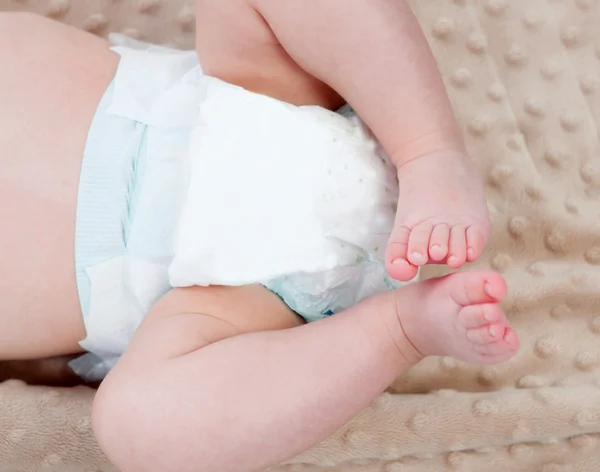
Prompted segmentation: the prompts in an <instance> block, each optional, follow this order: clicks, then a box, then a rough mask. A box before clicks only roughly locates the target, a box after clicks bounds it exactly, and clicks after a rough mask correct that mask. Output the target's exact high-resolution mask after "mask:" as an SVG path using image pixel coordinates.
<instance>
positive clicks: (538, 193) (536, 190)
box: [525, 184, 546, 202]
mask: <svg viewBox="0 0 600 472" xmlns="http://www.w3.org/2000/svg"><path fill="white" fill-rule="evenodd" d="M525 195H527V196H528V197H529V198H531V199H532V200H534V201H536V202H539V201H542V200H546V195H545V194H544V191H543V190H542V189H541V188H540V187H538V186H536V185H531V184H527V185H525Z"/></svg>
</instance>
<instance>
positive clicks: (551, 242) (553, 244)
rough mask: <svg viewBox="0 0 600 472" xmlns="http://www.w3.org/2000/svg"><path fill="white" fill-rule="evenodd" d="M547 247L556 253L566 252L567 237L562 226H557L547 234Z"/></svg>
mask: <svg viewBox="0 0 600 472" xmlns="http://www.w3.org/2000/svg"><path fill="white" fill-rule="evenodd" d="M545 243H546V247H547V248H548V250H550V251H552V252H555V253H565V252H566V250H567V238H566V236H565V235H564V233H563V232H562V231H561V229H560V228H555V229H553V230H552V231H550V232H549V233H548V234H547V235H546V239H545Z"/></svg>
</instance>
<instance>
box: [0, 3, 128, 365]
mask: <svg viewBox="0 0 600 472" xmlns="http://www.w3.org/2000/svg"><path fill="white" fill-rule="evenodd" d="M116 64H117V56H116V55H115V54H114V53H112V52H111V51H109V50H108V48H107V43H106V42H105V41H103V40H101V39H99V38H96V37H94V36H92V35H90V34H86V33H83V32H81V31H78V30H76V29H74V28H70V27H67V26H64V25H62V24H60V23H56V22H52V21H49V20H47V19H44V18H43V17H38V16H34V15H30V14H24V13H0V71H1V73H0V221H1V222H2V230H1V231H0V248H2V249H1V251H2V262H1V263H0V267H1V270H0V359H18V358H36V357H46V356H54V355H60V354H67V353H72V352H77V351H79V350H80V348H79V346H78V344H77V342H78V341H79V340H81V339H82V338H84V337H85V331H84V327H83V322H82V320H81V310H80V307H79V300H78V296H77V288H76V282H75V267H74V261H73V245H74V242H73V239H74V226H75V209H76V204H77V187H78V184H79V171H80V165H81V159H82V156H83V149H84V144H85V141H86V136H87V132H88V128H89V126H90V122H91V120H92V116H93V114H94V111H95V109H96V107H97V105H98V102H99V100H100V97H101V96H102V93H103V92H104V90H105V89H106V87H107V85H108V83H109V82H110V80H111V78H112V76H113V74H114V70H115V68H116Z"/></svg>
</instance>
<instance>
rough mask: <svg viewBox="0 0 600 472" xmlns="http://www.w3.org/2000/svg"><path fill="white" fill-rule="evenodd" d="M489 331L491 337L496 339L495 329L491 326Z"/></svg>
mask: <svg viewBox="0 0 600 472" xmlns="http://www.w3.org/2000/svg"><path fill="white" fill-rule="evenodd" d="M488 331H489V332H490V336H491V337H492V338H495V337H496V330H495V329H494V327H493V326H490V327H489V329H488Z"/></svg>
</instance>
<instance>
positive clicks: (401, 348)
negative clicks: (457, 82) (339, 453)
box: [0, 0, 518, 472]
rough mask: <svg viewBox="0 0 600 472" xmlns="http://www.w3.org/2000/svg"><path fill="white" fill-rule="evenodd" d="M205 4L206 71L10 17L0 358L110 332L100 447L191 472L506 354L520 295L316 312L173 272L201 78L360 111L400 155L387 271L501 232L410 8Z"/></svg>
mask: <svg viewBox="0 0 600 472" xmlns="http://www.w3.org/2000/svg"><path fill="white" fill-rule="evenodd" d="M197 10H198V11H197V18H198V20H197V32H198V34H197V53H198V57H199V59H200V61H199V62H200V64H201V66H202V71H201V70H200V68H199V66H198V60H197V58H196V56H195V53H189V52H181V53H176V52H174V51H169V50H166V49H162V48H155V49H153V50H139V49H137V46H136V45H135V44H129V45H128V44H125V45H121V46H120V47H118V48H116V49H115V50H111V49H109V47H108V44H107V43H106V42H105V41H104V40H101V39H99V38H96V37H94V36H91V35H87V34H85V33H82V32H79V31H77V30H74V29H72V28H69V27H66V26H63V25H60V24H58V23H53V22H51V21H48V20H45V19H41V18H37V17H33V16H30V15H26V14H0V36H1V37H0V57H1V58H2V61H3V71H4V72H3V73H2V74H1V75H0V102H1V103H2V107H1V108H0V143H1V144H2V149H3V151H2V153H0V160H1V162H2V169H3V170H2V173H1V176H0V197H2V201H3V202H5V203H4V204H3V205H0V216H1V217H2V220H3V221H4V222H5V228H6V230H5V231H4V232H2V233H1V234H2V239H0V241H1V243H2V247H4V248H5V251H4V253H5V257H4V260H3V268H4V271H3V276H2V277H1V278H0V298H1V299H2V307H3V314H2V317H3V323H2V326H3V328H2V330H1V331H0V358H1V359H26V358H40V357H48V356H54V355H61V354H68V353H78V352H81V351H82V346H83V348H84V349H85V350H88V351H90V352H93V354H89V355H92V356H95V359H96V360H97V361H99V362H100V361H102V360H103V359H106V358H110V356H111V355H113V354H115V351H114V349H115V346H116V349H117V351H118V350H121V351H124V352H118V362H116V365H115V366H114V367H113V368H112V369H111V370H110V373H109V374H108V376H107V377H106V379H105V380H104V382H103V383H102V385H101V387H100V389H99V391H98V394H97V396H96V399H95V403H94V408H93V417H92V420H93V427H94V432H95V434H96V436H97V438H98V440H99V442H100V445H101V447H102V448H103V450H104V451H105V452H106V454H107V455H108V457H109V458H110V459H111V460H112V461H113V462H114V463H115V464H116V465H117V467H118V468H119V469H120V470H123V471H124V472H128V471H138V470H143V471H146V472H152V471H161V472H165V471H170V470H172V471H178V472H184V471H197V470H203V471H240V470H243V471H254V470H262V469H264V468H266V467H268V466H271V465H274V464H277V463H279V462H281V461H284V460H286V459H288V458H290V457H292V456H294V455H296V454H298V453H300V452H302V451H304V450H306V449H308V448H309V447H311V446H312V445H314V444H316V443H317V442H319V441H321V440H322V439H324V438H325V437H327V436H328V435H329V434H331V433H333V432H334V431H335V430H336V429H338V428H339V427H341V426H342V425H343V424H344V423H345V422H347V421H349V420H350V419H351V418H352V417H353V416H354V415H355V414H356V413H357V412H359V411H360V410H361V409H363V408H365V407H366V406H368V405H369V404H370V402H372V401H373V399H374V398H375V397H376V396H377V395H378V394H380V393H381V392H382V391H384V390H385V389H386V388H387V387H388V386H389V385H390V384H391V383H392V382H393V381H394V379H395V378H396V377H398V376H399V375H400V374H402V373H403V372H405V371H406V370H407V369H409V368H410V367H411V366H413V365H414V364H415V363H417V362H418V361H420V360H421V359H422V358H423V357H425V356H437V355H447V356H453V357H456V358H458V359H461V360H464V361H466V362H472V363H477V364H491V363H498V362H503V361H505V360H507V359H509V358H510V357H512V356H513V355H514V354H515V352H516V351H517V349H518V340H517V336H516V333H515V332H514V331H513V330H512V329H511V328H509V327H508V324H507V320H506V317H505V315H504V314H503V312H502V310H501V308H500V306H499V302H500V301H501V300H502V299H503V298H504V297H505V295H506V290H507V288H506V285H505V282H504V280H503V279H502V278H501V277H500V276H499V275H498V274H495V273H493V272H487V271H484V272H462V273H457V274H453V275H450V276H447V277H443V278H439V279H434V280H427V281H422V282H415V283H412V284H410V285H407V286H404V287H401V288H399V289H397V290H383V291H382V293H379V294H377V295H375V296H372V297H369V298H367V299H366V300H364V301H362V302H361V303H359V304H357V305H355V306H352V307H350V308H348V309H344V310H341V311H339V312H336V313H335V315H333V316H328V315H329V313H322V315H323V316H321V317H320V318H319V320H318V321H316V322H314V323H306V320H305V319H303V318H302V317H301V316H299V314H298V312H297V311H294V310H292V309H291V308H290V307H289V306H288V305H287V304H286V303H284V301H283V299H284V298H285V297H283V299H282V297H280V296H278V295H277V294H275V293H274V292H273V291H270V290H268V289H267V288H265V286H263V285H261V284H249V285H237V286H224V285H209V286H189V287H183V286H181V287H176V288H173V287H172V286H170V285H169V280H168V279H165V276H164V274H165V268H168V266H169V264H170V260H171V258H172V256H173V254H172V253H170V245H171V243H172V239H173V238H175V235H174V227H175V226H176V224H177V217H178V215H177V214H176V212H175V213H173V212H172V211H171V209H173V208H175V207H174V206H173V205H174V203H175V202H181V201H182V200H181V199H182V198H183V194H184V193H185V184H186V182H185V180H182V173H181V172H179V164H180V163H181V162H183V161H184V158H185V155H186V150H187V148H188V144H189V140H190V136H191V134H192V130H193V129H194V126H195V124H194V123H193V122H194V120H195V118H196V115H197V110H198V105H199V104H200V103H201V102H202V100H203V98H202V97H201V96H200V95H199V92H198V91H199V90H200V88H199V87H198V85H199V84H200V83H201V81H202V80H203V78H202V77H203V76H202V72H204V73H205V74H206V75H208V76H211V77H213V78H215V80H217V79H218V80H219V82H218V83H220V84H232V85H235V86H239V87H241V88H242V89H240V90H244V89H245V90H246V91H249V92H253V93H254V94H257V95H259V96H262V95H265V96H269V97H272V98H274V99H278V100H281V101H283V102H287V103H289V104H293V105H296V106H308V105H311V106H314V105H317V106H320V107H322V108H325V109H329V110H337V109H339V108H340V107H342V105H344V103H345V102H348V103H349V104H350V105H351V106H352V107H353V109H354V110H356V112H357V114H358V115H359V116H360V117H361V119H362V120H364V123H366V125H367V126H368V127H369V129H370V130H371V131H372V132H373V134H374V135H375V136H376V137H377V139H378V141H379V142H380V143H381V145H382V147H383V148H384V149H385V151H386V155H387V156H388V157H389V161H390V163H391V165H393V166H394V167H395V168H396V169H397V177H398V183H399V186H398V188H399V190H398V195H397V197H398V205H397V214H396V217H395V223H394V224H393V229H392V230H391V234H390V235H389V242H388V244H387V249H386V250H385V259H384V266H385V269H386V271H387V273H388V274H389V277H390V278H391V279H394V280H397V281H409V280H412V279H413V278H414V277H415V276H416V274H417V272H418V268H419V267H420V266H423V265H425V264H428V263H446V264H447V265H448V266H449V267H451V268H459V267H461V266H462V265H463V264H464V263H465V262H468V261H474V260H476V259H477V258H478V257H479V256H480V255H481V253H482V250H483V248H484V245H485V243H486V241H487V238H488V235H489V231H490V224H489V217H488V213H487V208H486V204H485V199H484V194H483V190H482V185H481V182H480V180H479V177H478V175H477V172H476V170H475V168H474V166H473V164H472V162H471V160H470V158H469V157H468V156H467V154H466V152H465V150H464V147H463V144H462V142H461V139H460V133H459V130H458V128H457V125H456V123H455V121H454V119H453V116H452V112H451V109H450V106H449V103H448V100H447V97H446V96H445V94H444V89H443V85H442V82H441V80H440V77H439V74H438V73H437V71H436V69H435V64H434V61H433V59H432V57H431V55H430V53H429V51H428V48H427V45H426V42H425V40H424V39H423V37H422V34H421V32H420V31H419V28H418V25H417V23H416V21H415V19H414V18H413V16H412V14H411V12H410V9H409V7H408V6H407V5H406V3H405V2H403V1H401V0H368V1H353V2H347V1H345V0H331V1H328V2H322V1H317V0H286V1H285V2H281V1H274V0H228V1H227V2H215V1H209V0H199V1H198V2H197ZM249 92H248V93H249ZM342 97H343V98H342ZM201 108H202V106H201ZM209 124H210V123H209ZM290 154H291V155H293V153H290ZM296 164H297V166H298V168H300V167H301V166H302V164H303V163H302V162H297V163H296ZM290 168H292V167H290ZM150 182H151V184H152V185H150ZM148 188H151V189H152V191H151V192H148V191H146V190H147V189H148ZM242 198H243V196H242ZM273 198H277V196H273ZM217 210H218V209H217ZM224 210H227V209H224ZM140 222H142V223H140ZM210 229H211V228H207V231H208V232H210ZM244 236H245V235H244V233H243V232H240V234H239V238H240V240H241V239H243V238H244ZM73 247H75V251H73ZM233 249H234V248H232V250H233ZM130 260H136V261H138V262H139V261H143V262H144V263H146V262H148V261H149V262H148V264H146V265H144V264H143V263H141V264H137V265H134V264H130V263H129V261H130ZM115 268H116V270H115ZM119 268H120V270H119ZM107 274H118V276H115V277H108V276H107ZM123 274H125V275H123ZM99 280H100V281H101V282H102V283H101V284H95V282H94V281H99ZM140 280H142V281H146V282H147V283H145V284H138V283H137V282H138V281H140ZM134 282H135V283H134ZM125 285H126V286H125ZM182 285H184V284H182ZM95 287H96V288H95ZM97 287H102V288H101V289H97ZM115 293H117V294H119V296H117V297H115ZM115 300H117V301H115ZM124 306H129V307H131V309H132V310H135V311H132V312H131V313H133V315H131V314H130V313H129V312H127V313H125V312H124V311H123V307H124ZM82 315H83V316H82ZM122 317H125V318H126V321H125V322H122V323H121V325H119V326H120V328H119V330H115V331H113V332H111V333H107V332H106V331H103V326H104V325H111V326H115V325H116V323H117V324H118V323H119V321H120V320H122V319H123V318H122ZM134 332H135V334H134V335H133V336H131V333H134ZM107 336H108V337H109V338H110V339H108V338H107ZM113 336H114V339H113ZM130 338H131V339H130ZM86 340H87V342H88V343H90V344H86ZM115 340H116V341H115ZM80 343H81V344H80ZM105 345H110V346H111V351H110V352H103V350H102V349H103V348H102V346H105ZM87 359H88V360H89V359H90V358H89V357H88V358H87ZM85 362H87V361H85ZM97 365H106V364H102V362H100V363H99V364H97ZM86 366H88V367H89V366H92V370H93V366H94V364H93V363H92V364H85V365H84V364H83V363H82V364H80V365H79V368H81V369H85V368H86ZM90 375H93V373H92V374H90ZM242 386H243V387H242Z"/></svg>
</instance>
